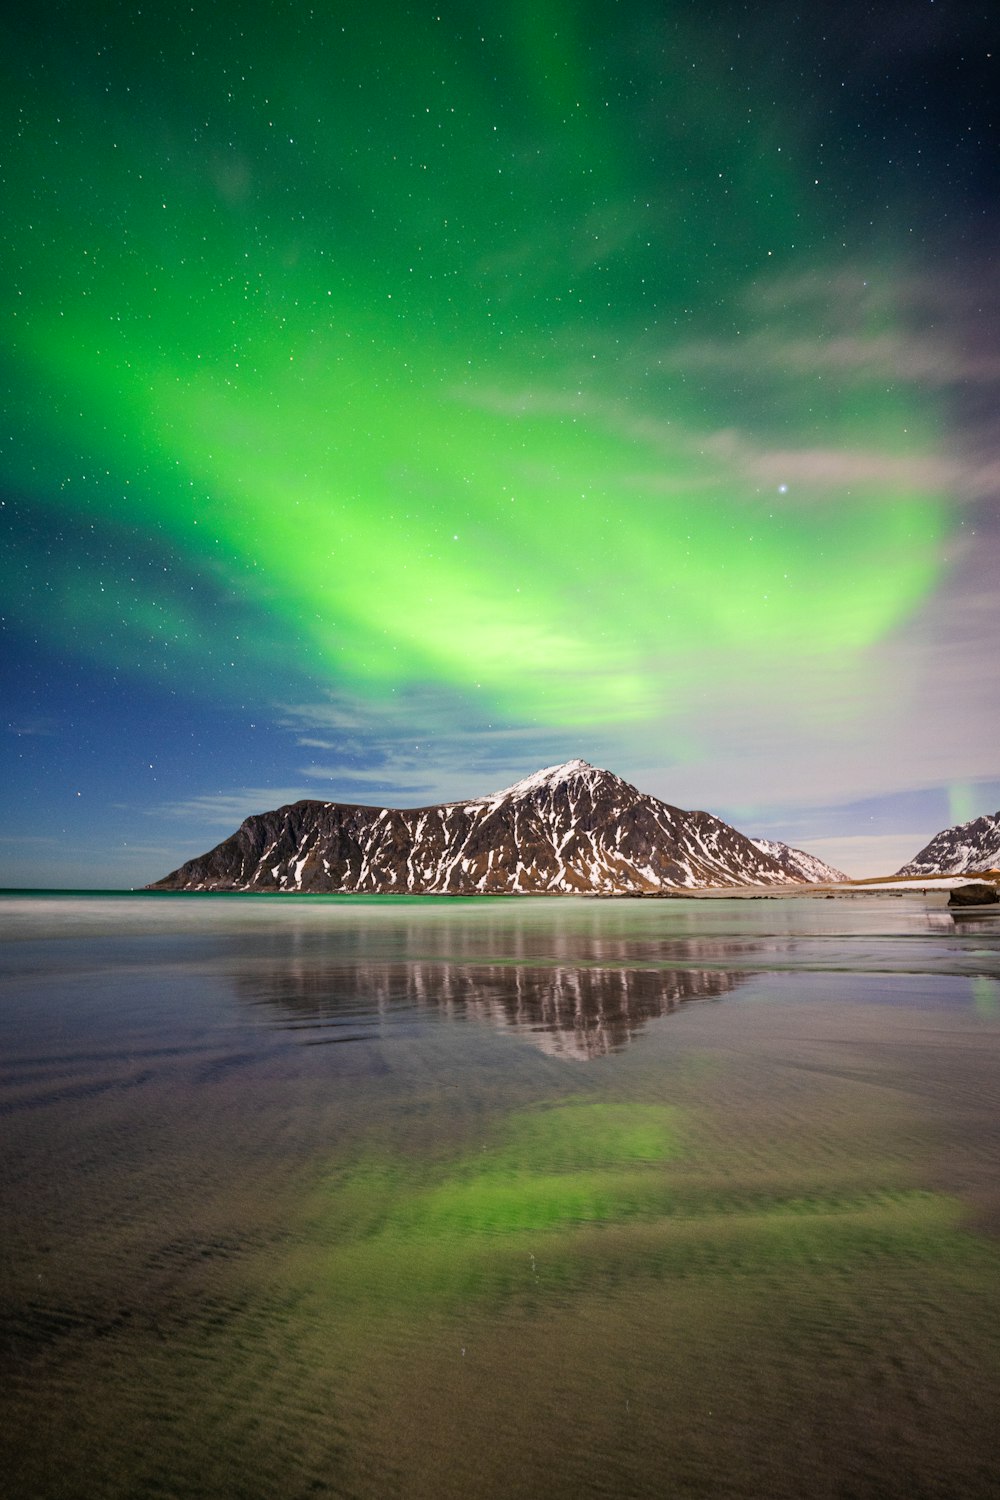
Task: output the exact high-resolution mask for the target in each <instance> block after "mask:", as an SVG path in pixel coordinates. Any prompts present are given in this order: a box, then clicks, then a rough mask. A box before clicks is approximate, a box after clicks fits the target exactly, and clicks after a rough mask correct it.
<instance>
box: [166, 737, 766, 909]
mask: <svg viewBox="0 0 1000 1500" xmlns="http://www.w3.org/2000/svg"><path fill="white" fill-rule="evenodd" d="M789 880H790V877H789V874H788V873H787V871H786V869H785V868H783V866H782V864H781V862H780V860H779V859H777V858H774V857H773V856H772V855H771V854H769V853H767V852H766V851H765V850H763V849H761V848H759V847H758V846H757V845H756V844H755V843H753V842H752V840H750V839H748V838H746V837H744V835H743V834H742V833H738V832H737V830H736V829H735V828H731V827H730V826H729V825H728V824H727V823H723V822H722V821H721V819H719V818H714V817H712V815H711V814H710V813H705V812H683V811H681V809H679V808H676V807H671V806H670V805H669V804H668V803H666V802H660V801H659V800H658V799H657V798H656V797H650V796H647V795H645V794H644V793H642V792H640V791H638V790H637V789H636V788H635V787H634V786H631V785H630V784H629V783H628V782H627V781H622V779H621V778H620V777H619V776H615V775H614V774H613V773H612V772H610V771H602V770H599V769H598V768H596V767H594V766H591V765H588V763H587V762H586V761H582V760H574V761H568V762H567V763H566V764H565V765H561V766H550V767H548V768H547V769H545V770H543V771H538V772H536V773H535V774H534V775H533V776H528V777H526V778H525V780H523V781H519V782H517V783H516V784H515V785H514V786H511V787H506V788H504V790H503V791H499V792H494V793H493V794H492V795H491V796H488V797H482V798H478V799H476V800H474V801H469V802H446V803H442V804H440V805H437V806H433V807H416V808H405V809H404V808H385V807H383V808H378V807H361V806H355V805H353V804H347V803H337V802H295V803H292V804H291V805H289V806H287V807H279V808H278V809H277V810H276V811H274V812H267V813H259V814H255V815H254V816H253V817H249V818H247V819H246V821H245V822H244V823H243V825H242V826H241V827H240V828H239V829H238V830H237V832H236V833H234V834H233V835H232V836H231V837H230V838H228V839H225V840H224V841H223V843H221V844H219V845H217V846H216V848H214V849H211V850H210V851H209V852H208V853H207V854H203V855H201V856H200V857H199V858H197V859H192V860H189V861H188V862H187V863H186V864H184V865H182V866H181V867H180V869H178V870H174V871H173V872H172V873H171V874H170V875H167V876H165V877H164V878H163V879H162V880H158V881H156V882H155V883H154V884H153V885H151V886H150V887H148V889H150V890H164V891H302V892H307V891H314V892H323V891H326V892H334V891H336V892H357V893H379V892H381V893H398V894H401V895H402V894H404V893H410V894H424V895H431V894H453V895H474V894H504V893H515V892H523V893H527V892H544V891H553V892H555V891H560V892H573V891H585V892H593V893H599V894H604V895H614V894H632V895H635V894H642V893H646V892H659V891H669V890H671V889H677V888H681V889H691V888H694V887H699V886H719V885H721V886H726V885H743V884H754V885H784V884H788V883H789Z"/></svg>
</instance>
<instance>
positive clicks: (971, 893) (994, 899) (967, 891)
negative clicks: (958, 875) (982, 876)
mask: <svg viewBox="0 0 1000 1500" xmlns="http://www.w3.org/2000/svg"><path fill="white" fill-rule="evenodd" d="M998 904H1000V894H998V892H997V888H996V886H995V885H987V884H986V883H985V882H984V881H978V880H976V881H970V883H969V884H968V885H957V886H956V887H955V889H954V890H953V891H952V893H951V895H950V896H949V897H948V905H949V906H996V905H998Z"/></svg>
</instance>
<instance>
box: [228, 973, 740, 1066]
mask: <svg viewBox="0 0 1000 1500" xmlns="http://www.w3.org/2000/svg"><path fill="white" fill-rule="evenodd" d="M749 977H750V976H749V975H748V974H740V973H731V972H728V971H725V970H721V969H720V970H712V969H634V968H599V967H589V966H588V967H584V966H580V965H573V966H567V965H561V964H554V965H550V966H548V967H544V968H535V967H531V966H528V965H524V964H476V963H472V964H469V963H455V964H449V963H399V964H390V963H368V964H358V965H352V966H348V965H344V964H330V965H324V964H322V963H318V964H317V963H304V962H298V963H292V964H289V965H286V966H285V967H284V968H283V969H282V970H281V971H280V972H279V971H273V972H271V973H269V974H268V975H266V976H262V975H259V974H255V975H252V976H251V975H244V974H240V975H238V976H236V985H237V990H238V992H239V993H240V994H241V995H242V996H243V997H244V998H249V999H252V1000H253V1001H255V1002H258V1003H265V1004H267V1005H273V1006H276V1007H278V1008H280V1009H281V1010H282V1011H283V1012H285V1013H286V1014H287V1015H288V1017H289V1020H288V1022H287V1023H286V1024H289V1025H292V1026H295V1027H297V1028H298V1027H301V1028H302V1029H303V1031H304V1032H306V1034H307V1039H308V1040H309V1041H313V1042H316V1041H329V1042H338V1041H346V1040H351V1041H355V1040H360V1039H362V1038H364V1039H370V1038H375V1037H377V1036H379V1035H380V1034H381V1030H382V1028H384V1027H385V1026H386V1025H392V1024H393V1023H394V1022H397V1023H398V1022H403V1023H405V1020H406V1016H407V1013H408V1012H412V1011H417V1012H419V1013H420V1014H422V1015H427V1014H428V1013H432V1014H433V1013H437V1014H440V1015H442V1016H446V1017H447V1018H448V1019H450V1020H465V1019H468V1020H476V1021H483V1022H486V1023H487V1024H489V1025H491V1026H494V1027H495V1028H496V1029H497V1030H498V1031H512V1032H514V1033H516V1034H517V1035H519V1036H524V1037H527V1038H529V1039H530V1040H531V1041H532V1042H533V1043H534V1044H535V1045H536V1046H538V1047H540V1048H541V1049H542V1051H543V1052H550V1053H552V1054H554V1055H556V1056H559V1057H566V1058H576V1059H579V1060H580V1061H586V1060H588V1059H590V1058H595V1057H603V1056H605V1055H606V1054H608V1053H610V1052H618V1051H620V1050H621V1049H622V1048H623V1047H626V1046H628V1044H629V1043H630V1042H631V1041H632V1040H633V1039H634V1038H635V1036H636V1035H637V1034H638V1033H639V1032H640V1031H641V1030H642V1029H643V1027H644V1026H645V1025H646V1023H647V1022H648V1021H652V1020H655V1019H657V1018H658V1017H659V1016H666V1015H670V1014H671V1012H673V1011H675V1010H676V1009H677V1008H678V1006H680V1005H681V1004H684V1003H686V1002H688V1001H692V1000H710V999H719V998H721V997H722V996H724V995H728V994H731V993H732V991H733V990H734V989H736V987H737V986H738V985H739V984H741V983H742V982H744V980H746V979H748V978H749Z"/></svg>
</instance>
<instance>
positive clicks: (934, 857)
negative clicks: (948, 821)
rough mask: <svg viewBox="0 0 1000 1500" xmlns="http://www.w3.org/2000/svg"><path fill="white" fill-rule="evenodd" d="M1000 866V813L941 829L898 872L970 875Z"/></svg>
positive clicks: (907, 873)
mask: <svg viewBox="0 0 1000 1500" xmlns="http://www.w3.org/2000/svg"><path fill="white" fill-rule="evenodd" d="M998 865H1000V812H995V813H984V814H983V816H982V817H981V818H973V820H972V821H971V823H957V824H956V825H955V827H954V828H942V830H941V832H940V833H936V834H935V835H934V837H933V838H932V839H931V841H930V843H929V844H928V845H927V846H926V848H924V849H921V851H920V853H919V854H917V855H916V856H915V857H914V858H913V859H911V860H910V863H909V864H908V865H904V866H903V868H902V869H901V870H900V871H898V873H899V874H900V875H970V874H980V873H982V872H983V871H985V870H995V869H996V868H997V866H998Z"/></svg>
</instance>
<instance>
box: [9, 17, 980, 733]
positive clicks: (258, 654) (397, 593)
mask: <svg viewBox="0 0 1000 1500" xmlns="http://www.w3.org/2000/svg"><path fill="white" fill-rule="evenodd" d="M607 20H608V13H606V8H605V7H603V6H583V7H579V6H569V5H563V4H558V3H552V4H546V5H543V6H537V5H530V6H529V5H527V4H520V3H519V4H505V5H501V6H499V7H494V8H492V10H491V12H490V14H489V16H488V17H486V16H475V15H474V14H473V13H470V12H469V11H467V10H466V9H465V8H464V7H462V6H457V7H453V8H451V9H450V10H448V11H444V10H443V11H441V12H440V14H438V13H436V12H432V11H431V10H426V11H424V10H419V11H418V10H414V11H407V12H402V13H401V12H399V11H398V9H397V8H395V7H388V8H386V7H381V6H378V5H376V6H374V7H365V8H364V10H363V12H362V13H361V14H352V15H351V16H350V17H349V18H348V17H347V16H346V14H343V13H338V12H337V11H336V10H335V11H334V12H333V13H331V14H323V13H320V12H317V13H310V12H306V11H303V12H301V13H300V12H290V11H286V10H284V9H279V8H277V7H270V6H264V7H251V8H249V9H246V10H244V9H241V10H240V11H239V13H238V16H237V13H236V12H234V11H231V10H229V8H227V7H224V6H223V7H212V8H197V7H196V8H195V9H194V11H193V12H192V13H191V15H190V17H187V18H184V19H178V18H177V16H176V15H175V14H174V13H170V14H168V13H167V12H166V11H165V10H162V9H160V10H158V9H157V7H155V6H154V7H153V9H152V11H150V12H148V13H143V14H141V15H140V14H139V13H136V14H135V15H133V14H132V13H131V12H126V11H125V10H123V9H120V8H117V7H111V8H110V9H109V10H107V11H104V10H102V11H101V12H100V13H98V12H97V11H96V10H95V9H93V8H92V7H89V6H85V7H82V8H77V9H75V10H72V11H60V12H59V15H58V24H54V26H53V28H52V30H51V31H49V30H47V31H46V34H45V35H44V36H42V35H40V34H34V35H31V34H25V33H23V32H22V34H20V35H17V36H15V35H12V34H8V36H7V39H6V42H5V45H4V48H3V53H4V57H5V59H6V61H5V63H4V64H3V72H4V74H5V77H4V79H3V87H2V96H3V101H4V102H3V105H2V108H3V114H4V138H5V140H7V141H8V142H9V143H12V149H11V151H10V152H9V153H8V171H7V193H6V200H7V201H6V228H5V231H4V232H5V236H6V246H5V258H6V262H7V266H8V275H7V277H6V278H5V281H4V290H3V301H4V315H5V320H6V327H7V330H8V339H7V341H6V342H7V352H6V354H5V355H4V365H5V376H6V383H7V384H8V386H9V388H10V390H11V392H12V393H16V394H14V395H12V397H11V403H12V405H13V407H14V415H15V421H14V425H13V431H12V440H11V441H10V442H9V443H8V444H7V445H6V455H5V467H6V473H7V488H8V492H9V493H10V492H13V493H15V494H16V495H18V496H20V497H21V504H22V505H26V506H27V507H28V509H29V510H30V512H31V513H32V514H33V516H35V517H40V518H41V522H40V529H41V536H42V540H41V541H39V539H38V533H32V535H31V536H29V537H28V539H27V540H23V541H22V544H21V546H19V547H15V548H13V549H11V551H10V553H9V556H8V562H7V565H6V569H5V572H6V576H5V578H4V583H5V585H6V592H7V594H8V596H9V597H11V598H12V599H13V602H14V608H15V611H16V612H17V613H18V618H19V620H20V623H21V625H22V626H23V628H24V629H26V630H27V631H29V632H32V633H34V634H35V635H36V636H41V637H42V638H43V639H45V638H48V639H50V640H51V641H52V642H53V643H56V642H57V641H63V642H64V641H65V638H66V635H67V624H66V622H67V620H69V621H71V622H72V629H71V635H72V640H73V649H74V650H75V651H76V652H78V653H79V654H80V656H81V657H82V658H83V659H85V660H89V661H91V662H93V663H96V664H98V665H100V666H102V667H104V668H108V669H111V670H114V671H125V672H128V673H132V674H138V675H139V676H140V677H142V676H146V677H150V678H153V677H155V678H156V679H157V680H161V681H162V680H163V679H164V678H166V680H167V681H168V682H172V683H173V684H175V685H178V684H182V683H183V684H184V685H185V686H186V687H187V688H189V689H190V688H192V687H193V688H194V690H195V691H199V692H201V693H203V694H207V695H223V696H225V695H227V694H228V695H231V696H233V697H238V696H240V695H245V694H246V693H247V692H249V691H251V690H253V691H254V692H255V693H256V695H257V697H258V699H259V698H261V697H263V698H265V699H266V698H272V699H274V698H279V697H281V696H282V695H283V694H284V693H286V692H287V691H288V690H289V685H290V683H291V684H294V683H295V682H296V681H302V682H304V681H305V680H306V679H308V680H310V681H311V682H314V683H316V682H318V683H319V684H321V685H323V686H325V687H326V688H327V689H329V691H330V692H331V693H335V692H347V693H349V694H351V695H352V696H353V697H354V698H355V699H358V698H360V699H361V700H362V701H369V702H371V703H372V704H379V703H381V704H384V703H387V702H390V701H391V699H392V695H393V693H397V692H399V693H405V692H406V691H407V690H408V689H412V688H413V687H414V686H419V685H422V684H437V685H441V686H442V687H444V688H446V689H448V690H450V691H452V692H454V694H456V695H457V696H458V697H459V698H460V699H461V700H462V701H466V702H474V703H475V704H476V711H477V713H478V714H479V715H480V717H481V718H482V719H484V720H485V719H487V718H489V719H490V720H491V722H495V723H497V724H498V725H503V724H511V725H513V724H518V723H523V722H537V723H541V724H545V725H548V726H553V727H559V726H567V727H569V726H577V725H586V724H588V723H593V722H595V721H603V720H614V721H625V722H629V723H641V722H643V721H653V720H660V719H663V718H664V717H666V718H668V719H669V718H670V716H671V715H672V714H673V715H675V716H676V715H677V714H678V713H679V712H680V710H679V707H678V705H680V704H682V703H683V702H684V701H685V697H686V695H688V694H689V693H690V692H691V690H692V687H693V685H694V684H695V683H696V682H697V680H698V678H699V676H700V675H701V674H702V672H703V671H704V662H705V660H706V659H709V660H711V661H712V662H714V663H715V664H716V666H717V670H718V671H720V672H721V673H722V674H723V676H728V678H729V679H730V680H732V681H733V682H736V681H746V680H751V681H753V680H757V679H760V678H762V677H781V676H782V674H786V675H788V677H789V680H795V681H801V680H803V679H804V678H805V677H807V676H812V675H814V674H816V673H819V674H822V673H823V671H824V670H825V669H827V668H829V669H830V670H834V669H836V670H838V671H843V670H845V667H846V669H847V670H852V669H853V668H857V670H859V671H861V670H863V668H864V661H865V654H866V652H867V651H868V650H869V649H870V648H871V647H872V646H873V645H874V644H876V643H878V642H879V641H880V640H882V639H884V638H885V637H886V635H887V634H888V633H889V632H891V631H892V630H894V629H895V628H896V627H898V626H899V625H900V623H901V622H903V621H905V620H906V619H907V617H908V616H910V615H911V614H912V612H913V611H914V610H916V609H917V608H918V607H919V606H920V605H921V603H922V602H923V601H924V600H925V599H926V598H927V596H928V594H929V592H930V590H931V589H932V588H933V587H934V585H935V583H936V582H937V580H938V578H939V576H940V559H941V556H942V544H943V542H944V540H945V539H946V537H947V535H948V533H949V530H950V526H951V517H950V510H949V503H948V497H947V495H946V494H944V493H942V491H941V486H940V482H939V480H938V479H937V478H936V468H935V456H936V455H937V453H938V452H939V448H940V443H941V440H942V429H943V422H944V417H943V414H942V413H941V412H940V411H939V410H937V409H936V405H935V403H934V401H932V400H931V399H929V398H928V395H927V393H926V392H925V391H923V390H921V389H918V388H917V386H916V385H915V384H912V383H908V382H907V381H906V379H905V378H903V377H902V376H900V377H899V378H897V379H892V380H890V381H887V380H886V378H885V374H884V370H882V369H880V368H879V367H878V360H876V359H874V358H873V359H872V360H870V361H866V360H865V358H864V350H865V348H866V347H870V348H871V349H872V350H875V349H876V348H877V347H878V346H879V341H880V340H884V339H885V338H886V337H891V336H892V335H893V333H894V332H895V331H897V330H898V328H899V320H900V317H901V314H900V313H899V311H898V310H897V309H894V306H893V286H894V284H895V281H896V278H898V277H902V276H903V275H904V274H905V271H906V266H905V264H904V262H903V260H902V259H901V257H900V255H899V254H897V253H896V251H895V250H894V248H893V247H894V246H897V245H899V244H901V243H902V239H903V235H902V230H901V228H899V226H897V224H896V223H895V222H894V212H899V211H901V210H899V209H898V206H897V209H896V210H893V211H887V210H883V211H882V213H881V217H880V219H879V220H878V222H876V223H875V224H874V226H872V227H869V228H868V229H867V231H866V237H865V238H862V237H861V236H860V235H859V234H854V233H849V224H848V220H849V217H850V214H851V213H853V209H850V210H849V209H848V208H845V202H847V201H848V200H849V199H850V198H851V192H850V191H849V186H850V184H849V181H848V179H849V175H850V169H851V168H852V166H856V163H852V162H850V161H849V160H844V159H841V160H834V161H833V163H832V164H830V165H828V166H827V165H825V164H823V165H821V163H823V159H824V145H823V141H822V140H821V138H820V137H821V130H820V124H819V120H818V118H816V119H814V118H813V117H812V116H811V114H810V111H809V109H808V107H807V101H805V100H804V99H803V98H802V97H801V93H800V94H799V95H798V96H795V95H793V94H791V93H788V94H787V95H785V96H782V90H781V88H780V87H779V85H780V82H781V80H780V77H779V76H778V75H777V74H776V73H775V70H774V69H775V68H776V67H777V64H775V65H774V68H769V67H768V66H767V64H766V62H765V59H764V58H763V56H762V55H761V54H760V53H758V54H757V55H756V56H755V57H754V58H752V59H751V64H752V65H751V66H750V67H749V68H748V69H747V70H746V72H745V74H743V75H741V74H739V73H738V72H737V71H735V65H736V63H737V62H738V60H739V57H740V53H739V43H738V41H737V40H735V39H734V38H733V37H732V36H727V35H726V33H725V32H724V31H723V29H722V28H720V27H718V26H716V27H714V28H713V27H711V26H707V25H702V24H700V23H699V22H698V21H697V19H696V16H695V12H694V11H693V9H692V8H690V7H683V6H678V7H675V8H673V9H672V10H671V9H669V8H668V14H667V17H666V19H663V20H659V19H657V10H656V8H650V9H648V10H647V9H645V8H643V7H641V6H635V7H632V8H631V12H630V19H629V22H628V24H619V25H618V26H617V27H616V29H614V30H608V31H607V33H606V42H607V45H604V44H603V43H602V42H601V41H600V40H598V38H600V37H601V36H602V35H604V28H605V23H606V22H607ZM845 216H846V217H845ZM862 217H863V214H861V213H859V214H858V219H859V221H860V219H861V218H862ZM868 217H869V218H870V217H871V216H870V215H869V216H868ZM897 229H899V232H897ZM849 237H850V240H851V243H850V245H849V247H848V248H847V249H845V248H844V246H845V242H846V241H847V239H848V238H849ZM845 266H846V268H847V269H846V270H845V269H844V268H845ZM834 267H838V268H839V269H837V270H836V272H835V271H834V269H833V268H834ZM810 278H811V280H810ZM845 279H846V281H847V282H849V283H850V285H849V289H848V290H846V291H845V290H844V283H845ZM815 284H821V285H822V286H823V287H824V288H825V290H823V291H821V292H819V293H817V292H816V291H815ZM810 285H812V286H813V287H814V289H813V290H812V291H809V290H808V287H809V286H810ZM803 287H806V288H807V289H806V290H803ZM836 339H840V340H845V339H849V340H850V341H851V346H852V348H854V349H856V350H859V351H860V354H859V356H858V358H857V359H855V360H853V361H851V360H847V361H845V362H844V363H843V364H841V365H840V366H837V365H836V364H835V363H831V362H829V361H827V362H824V360H823V359H822V357H821V351H822V348H823V346H824V344H825V343H828V342H829V341H831V340H836ZM793 344H794V346H795V347H796V348H799V349H801V348H802V346H803V345H805V346H806V347H807V348H813V349H815V350H816V351H817V356H816V359H815V362H814V364H813V365H812V366H811V367H809V366H808V364H807V366H806V368H805V369H803V367H802V361H801V360H799V361H798V363H793V362H792V361H791V360H787V361H786V360H785V359H783V357H782V351H783V350H784V349H785V348H786V347H790V346H791V345H793ZM762 349H763V350H765V351H767V352H769V355H770V357H769V358H761V357H759V355H760V351H761V350H762ZM744 351H749V353H745V352H744ZM67 526H71V527H75V528H78V529H79V530H80V531H81V532H82V533H83V534H84V535H86V536H87V538H88V546H79V547H76V548H74V549H72V550H67V549H63V548H60V547H58V546H51V545H48V543H47V541H46V540H45V539H46V538H49V537H52V536H56V537H58V536H59V535H60V534H61V533H62V531H63V530H64V529H65V528H66V527H67ZM152 546H155V548H156V549H158V555H159V554H160V553H162V555H163V557H164V558H165V559H166V561H165V563H164V564H163V565H162V566H156V567H146V566H144V565H143V563H142V557H143V556H144V555H145V554H144V551H143V549H146V550H147V551H148V549H149V548H150V547H152ZM137 558H138V559H139V561H138V562H137ZM26 567H27V568H28V569H29V570H32V569H33V570H35V571H36V573H38V572H40V573H41V574H42V575H43V576H44V587H42V588H38V589H35V590H34V591H25V590H23V588H21V587H20V586H19V579H20V577H21V576H22V574H23V570H24V569H25V568H26ZM720 663H724V664H725V665H724V666H720V665H718V664H720ZM206 664H207V665H206ZM678 735H679V736H681V728H680V727H678ZM678 743H679V741H678Z"/></svg>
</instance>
